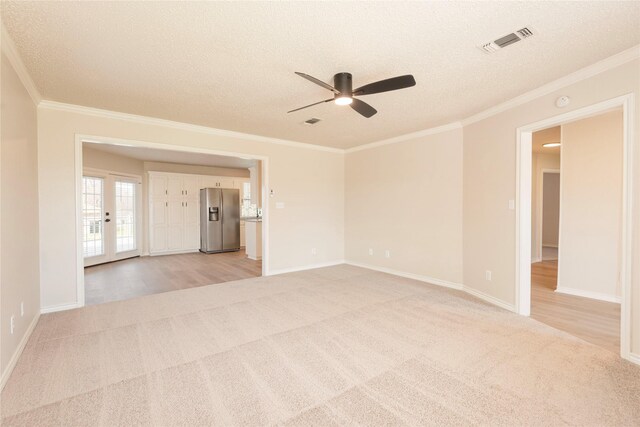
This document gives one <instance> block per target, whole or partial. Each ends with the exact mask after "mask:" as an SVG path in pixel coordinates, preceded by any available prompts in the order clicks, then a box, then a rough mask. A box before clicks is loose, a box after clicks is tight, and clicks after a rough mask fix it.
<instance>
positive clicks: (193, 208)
mask: <svg viewBox="0 0 640 427" xmlns="http://www.w3.org/2000/svg"><path fill="white" fill-rule="evenodd" d="M184 226H185V232H184V239H185V240H184V244H185V249H198V248H200V203H199V202H198V201H196V200H187V201H186V202H185V206H184Z"/></svg>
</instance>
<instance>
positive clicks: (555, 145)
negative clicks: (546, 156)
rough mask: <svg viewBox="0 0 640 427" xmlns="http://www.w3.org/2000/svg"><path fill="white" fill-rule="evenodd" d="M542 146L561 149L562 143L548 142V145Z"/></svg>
mask: <svg viewBox="0 0 640 427" xmlns="http://www.w3.org/2000/svg"><path fill="white" fill-rule="evenodd" d="M542 146H543V147H545V148H552V147H560V143H559V142H548V143H546V144H542Z"/></svg>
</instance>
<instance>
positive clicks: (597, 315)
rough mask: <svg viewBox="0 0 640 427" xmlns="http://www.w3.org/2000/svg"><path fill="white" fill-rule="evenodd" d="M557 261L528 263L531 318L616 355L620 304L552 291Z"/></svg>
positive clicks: (618, 342)
mask: <svg viewBox="0 0 640 427" xmlns="http://www.w3.org/2000/svg"><path fill="white" fill-rule="evenodd" d="M557 276H558V261H557V260H556V261H542V262H537V263H534V264H531V317H532V318H534V319H536V320H538V321H540V322H542V323H546V324H547V325H549V326H552V327H554V328H556V329H560V330H563V331H565V332H568V333H570V334H571V335H574V336H577V337H579V338H582V339H583V340H585V341H588V342H590V343H592V344H595V345H598V346H600V347H603V348H605V349H607V350H610V351H612V352H614V353H616V354H619V353H620V304H615V303H611V302H605V301H598V300H594V299H590V298H582V297H577V296H573V295H566V294H561V293H558V292H554V291H555V289H556V283H557Z"/></svg>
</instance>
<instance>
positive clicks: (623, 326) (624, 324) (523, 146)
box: [515, 93, 637, 363]
mask: <svg viewBox="0 0 640 427" xmlns="http://www.w3.org/2000/svg"><path fill="white" fill-rule="evenodd" d="M620 107H622V116H623V143H622V144H623V166H622V176H623V178H622V237H621V239H622V252H621V268H620V269H621V271H620V279H621V283H622V295H621V307H620V356H621V357H622V358H624V359H627V360H631V361H634V358H633V356H632V354H631V333H632V331H631V287H632V283H631V280H632V276H631V269H632V260H633V235H632V232H633V228H632V226H633V225H634V224H633V217H632V209H633V200H632V195H633V189H634V187H633V175H634V170H633V160H634V159H633V153H634V148H637V147H634V144H635V141H636V140H635V135H636V134H635V132H636V130H635V127H634V125H635V122H634V120H635V96H634V94H633V93H629V94H626V95H622V96H619V97H616V98H612V99H609V100H606V101H603V102H599V103H596V104H593V105H590V106H587V107H583V108H579V109H576V110H573V111H569V112H567V113H564V114H560V115H557V116H554V117H550V118H547V119H544V120H541V121H537V122H534V123H530V124H526V125H524V126H520V127H518V128H517V129H516V259H515V261H516V265H515V267H516V268H515V272H516V277H515V295H516V312H517V313H518V314H521V315H523V316H529V315H530V314H531V180H532V140H533V136H532V135H533V132H536V131H538V130H542V129H546V128H549V127H553V126H558V125H562V124H566V123H569V122H573V121H576V120H581V119H585V118H588V117H592V116H597V115H600V114H603V113H606V112H608V111H611V110H614V109H618V108H620ZM560 161H561V162H562V158H561V159H560ZM635 363H637V361H636V362H635Z"/></svg>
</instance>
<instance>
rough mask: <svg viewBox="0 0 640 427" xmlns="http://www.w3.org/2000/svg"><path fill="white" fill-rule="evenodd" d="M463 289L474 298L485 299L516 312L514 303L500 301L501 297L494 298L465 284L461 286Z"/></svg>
mask: <svg viewBox="0 0 640 427" xmlns="http://www.w3.org/2000/svg"><path fill="white" fill-rule="evenodd" d="M463 291H465V292H466V293H468V294H469V295H473V296H474V297H476V298H480V299H481V300H483V301H486V302H488V303H490V304H493V305H497V306H498V307H500V308H504V309H505V310H508V311H512V312H514V313H515V312H516V307H515V306H514V305H512V304H509V303H506V302H504V301H502V300H501V299H498V298H496V297H494V296H491V295H489V294H485V293H484V292H480V291H479V290H477V289H473V288H470V287H468V286H465V287H464V288H463Z"/></svg>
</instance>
